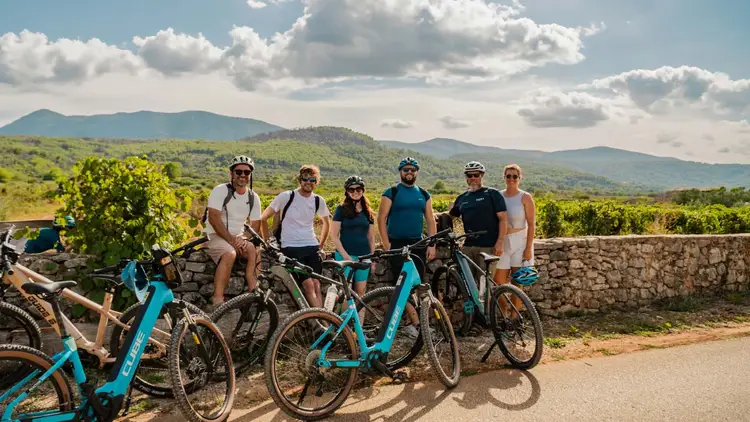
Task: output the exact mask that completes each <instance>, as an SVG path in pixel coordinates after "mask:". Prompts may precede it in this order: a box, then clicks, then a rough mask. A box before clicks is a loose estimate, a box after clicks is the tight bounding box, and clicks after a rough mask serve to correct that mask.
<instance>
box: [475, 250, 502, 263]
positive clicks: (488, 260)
mask: <svg viewBox="0 0 750 422" xmlns="http://www.w3.org/2000/svg"><path fill="white" fill-rule="evenodd" d="M479 256H481V257H482V259H484V262H485V263H487V264H492V263H493V262H495V261H499V260H500V257H499V256H495V255H490V254H488V253H485V252H480V253H479Z"/></svg>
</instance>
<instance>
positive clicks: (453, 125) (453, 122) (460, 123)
mask: <svg viewBox="0 0 750 422" xmlns="http://www.w3.org/2000/svg"><path fill="white" fill-rule="evenodd" d="M438 120H440V122H441V123H442V124H443V127H444V128H446V129H462V128H466V127H469V126H471V124H472V123H471V122H470V121H468V120H459V119H456V118H455V117H451V116H444V117H441V118H439V119H438Z"/></svg>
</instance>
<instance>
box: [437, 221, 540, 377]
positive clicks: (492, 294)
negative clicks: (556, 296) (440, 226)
mask: <svg viewBox="0 0 750 422" xmlns="http://www.w3.org/2000/svg"><path fill="white" fill-rule="evenodd" d="M484 233H486V232H484V231H481V232H472V233H466V234H463V235H460V236H459V235H457V234H456V233H454V232H450V233H449V234H448V236H446V237H444V238H442V239H440V240H439V242H441V243H443V244H444V245H447V246H449V247H450V251H451V252H450V256H451V258H450V260H448V261H447V262H446V263H445V264H444V265H443V266H441V267H440V268H438V269H437V270H436V271H435V273H434V274H433V278H432V292H433V295H434V296H436V297H438V298H439V299H440V300H441V301H442V302H443V304H444V305H445V306H446V308H449V309H453V308H454V304H460V305H461V308H462V309H463V315H462V316H463V323H462V324H461V326H460V327H458V329H457V330H456V332H457V333H460V335H464V336H465V335H467V334H468V333H469V331H470V330H471V328H472V325H473V324H476V325H478V326H480V327H481V328H484V329H488V328H489V329H491V330H492V333H493V335H494V337H495V343H493V344H492V346H491V347H490V348H489V349H488V350H487V352H486V353H485V355H484V356H483V357H482V362H484V361H486V360H487V358H488V357H489V355H490V353H491V352H492V350H493V349H494V348H495V346H498V347H499V348H500V351H501V352H502V353H503V355H505V357H506V358H507V359H508V361H509V362H510V363H511V365H512V366H513V367H515V368H519V369H530V368H533V367H534V366H536V364H537V363H539V359H541V357H542V350H543V347H544V346H543V341H544V335H543V333H542V323H541V321H540V320H539V314H538V313H537V311H536V307H535V306H534V303H533V302H532V301H531V299H530V298H529V297H528V296H527V295H526V293H524V292H523V290H521V289H520V288H518V287H516V286H514V285H512V284H510V283H509V284H503V285H494V283H493V284H492V286H490V284H489V283H490V282H491V280H492V277H489V276H488V275H487V272H486V271H485V269H482V268H481V267H480V266H478V265H477V264H475V263H474V262H473V261H472V260H471V259H469V257H468V256H466V254H464V253H463V252H461V242H460V241H461V240H462V239H465V238H467V237H474V236H479V235H482V234H484ZM480 255H481V256H482V258H483V260H484V266H485V268H488V267H489V265H490V264H492V263H493V262H496V261H498V260H499V259H500V257H498V256H494V255H490V254H487V253H481V254H480ZM472 267H473V268H475V269H477V273H478V274H479V276H480V277H484V278H485V279H486V280H487V287H486V288H485V289H484V292H483V294H482V295H481V297H480V292H479V289H478V287H477V282H476V281H475V280H474V275H473V274H472V271H471V268H472ZM512 296H516V297H517V299H516V300H511V297H512ZM517 303H520V304H521V306H517V305H516V304H517ZM529 325H530V326H529ZM530 347H533V351H531V352H530V353H527V349H528V348H530ZM519 349H520V351H522V352H524V353H523V355H528V356H527V357H523V356H517V354H516V351H517V350H519Z"/></svg>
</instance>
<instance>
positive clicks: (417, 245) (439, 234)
mask: <svg viewBox="0 0 750 422" xmlns="http://www.w3.org/2000/svg"><path fill="white" fill-rule="evenodd" d="M452 231H453V229H445V230H442V231H439V232H437V233H435V234H433V235H432V236H429V237H425V238H424V239H422V240H420V241H419V242H417V243H414V244H412V245H407V246H404V247H403V248H398V249H388V250H382V249H379V250H376V251H375V252H373V253H371V254H369V255H362V256H360V257H359V260H360V261H363V260H365V259H372V258H379V257H387V256H396V255H408V254H409V251H410V250H412V249H418V248H422V247H424V246H428V245H430V244H432V243H434V242H435V241H437V239H439V238H441V237H443V236H445V235H446V234H448V233H450V232H452Z"/></svg>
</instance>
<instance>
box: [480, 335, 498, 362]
mask: <svg viewBox="0 0 750 422" xmlns="http://www.w3.org/2000/svg"><path fill="white" fill-rule="evenodd" d="M495 346H497V340H495V342H494V343H492V346H490V348H489V349H487V352H485V354H484V356H482V361H481V362H482V363H484V362H485V361H486V360H487V358H488V357H490V353H492V349H494V348H495Z"/></svg>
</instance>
